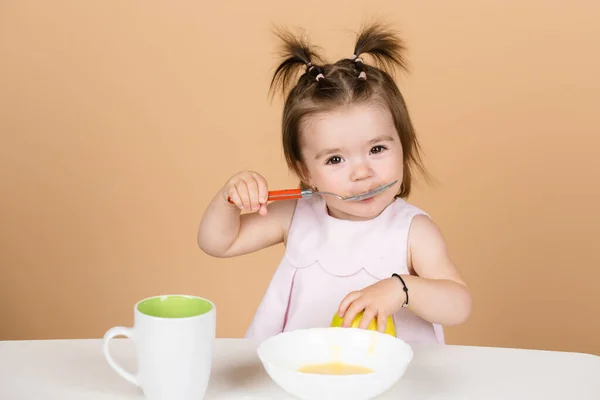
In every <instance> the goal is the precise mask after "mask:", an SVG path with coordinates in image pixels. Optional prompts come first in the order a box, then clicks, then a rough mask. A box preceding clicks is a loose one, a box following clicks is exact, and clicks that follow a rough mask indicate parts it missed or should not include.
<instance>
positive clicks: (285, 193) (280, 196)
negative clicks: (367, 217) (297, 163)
mask: <svg viewBox="0 0 600 400" xmlns="http://www.w3.org/2000/svg"><path fill="white" fill-rule="evenodd" d="M396 182H398V180H395V181H393V182H390V183H386V184H385V185H381V186H379V187H376V188H375V189H372V190H369V191H367V192H363V193H359V194H356V195H353V196H346V197H343V196H340V195H339V194H336V193H331V192H315V191H312V190H310V189H287V190H273V191H270V192H269V197H268V198H267V201H275V200H290V199H302V198H307V197H312V196H316V195H319V196H320V195H329V196H334V197H337V198H338V199H340V200H344V201H361V200H365V199H368V198H370V197H374V196H376V195H378V194H379V193H381V192H383V191H384V190H386V189H388V188H390V187H391V186H393V185H395V184H396ZM227 200H228V201H229V202H230V203H231V204H233V201H232V200H231V198H230V197H229V198H227Z"/></svg>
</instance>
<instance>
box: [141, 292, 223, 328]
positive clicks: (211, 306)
mask: <svg viewBox="0 0 600 400" xmlns="http://www.w3.org/2000/svg"><path fill="white" fill-rule="evenodd" d="M161 297H188V298H191V299H196V300H202V301H205V302H207V303H208V304H209V305H210V309H209V310H208V311H206V312H203V313H201V314H197V315H189V316H185V317H162V316H157V315H151V314H147V313H145V312H143V311H141V310H140V309H139V307H140V305H141V304H142V303H144V302H145V301H148V300H152V299H157V298H161ZM216 308H217V306H216V305H215V303H214V302H213V301H212V300H209V299H207V298H206V297H201V296H195V295H192V294H178V293H170V294H157V295H153V296H148V297H146V298H143V299H141V300H139V301H137V302H136V303H135V305H134V307H133V310H134V313H136V314H139V315H142V316H144V317H145V318H154V319H160V320H169V321H177V320H186V319H191V318H207V317H208V316H209V315H210V314H212V313H214V312H216Z"/></svg>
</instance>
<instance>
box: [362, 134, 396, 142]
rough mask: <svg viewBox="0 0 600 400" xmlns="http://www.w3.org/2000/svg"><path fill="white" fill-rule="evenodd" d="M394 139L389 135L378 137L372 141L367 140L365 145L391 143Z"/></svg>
mask: <svg viewBox="0 0 600 400" xmlns="http://www.w3.org/2000/svg"><path fill="white" fill-rule="evenodd" d="M393 141H394V138H392V137H391V136H389V135H379V136H377V137H374V138H373V139H371V140H369V141H368V142H367V143H369V144H373V143H377V142H393Z"/></svg>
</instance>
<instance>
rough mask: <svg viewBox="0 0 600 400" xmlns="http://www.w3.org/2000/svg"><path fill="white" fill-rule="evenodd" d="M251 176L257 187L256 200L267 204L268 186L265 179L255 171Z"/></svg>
mask: <svg viewBox="0 0 600 400" xmlns="http://www.w3.org/2000/svg"><path fill="white" fill-rule="evenodd" d="M253 176H254V180H255V181H256V184H257V187H258V201H259V203H260V204H267V199H268V198H269V187H268V185H267V180H266V179H265V178H263V177H262V176H261V175H259V174H256V173H255V174H253Z"/></svg>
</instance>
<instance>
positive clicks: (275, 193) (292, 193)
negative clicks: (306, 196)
mask: <svg viewBox="0 0 600 400" xmlns="http://www.w3.org/2000/svg"><path fill="white" fill-rule="evenodd" d="M301 198H302V190H301V189H285V190H272V191H270V192H269V197H268V198H267V201H275V200H290V199H301ZM227 201H228V202H229V203H231V204H234V203H233V201H232V200H231V197H227Z"/></svg>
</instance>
